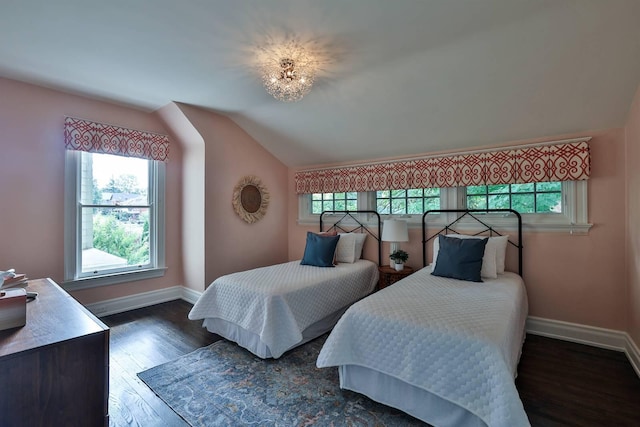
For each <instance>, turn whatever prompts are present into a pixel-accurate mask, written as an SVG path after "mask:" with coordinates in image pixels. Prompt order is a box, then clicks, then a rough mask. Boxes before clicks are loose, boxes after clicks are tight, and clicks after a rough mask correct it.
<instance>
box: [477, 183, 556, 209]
mask: <svg viewBox="0 0 640 427" xmlns="http://www.w3.org/2000/svg"><path fill="white" fill-rule="evenodd" d="M466 206H467V208H468V209H487V208H488V209H513V210H515V211H518V212H519V213H521V214H525V213H526V214H528V213H562V183H561V182H540V183H528V184H501V185H474V186H470V187H467V195H466Z"/></svg>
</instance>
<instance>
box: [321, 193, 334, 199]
mask: <svg viewBox="0 0 640 427" xmlns="http://www.w3.org/2000/svg"><path fill="white" fill-rule="evenodd" d="M322 198H323V199H324V200H333V193H323V194H322Z"/></svg>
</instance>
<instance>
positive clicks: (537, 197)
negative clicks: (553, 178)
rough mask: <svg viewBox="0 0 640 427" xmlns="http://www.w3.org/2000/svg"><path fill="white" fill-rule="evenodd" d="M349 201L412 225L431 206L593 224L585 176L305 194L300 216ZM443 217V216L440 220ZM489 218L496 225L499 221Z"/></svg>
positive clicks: (540, 222)
mask: <svg viewBox="0 0 640 427" xmlns="http://www.w3.org/2000/svg"><path fill="white" fill-rule="evenodd" d="M347 205H348V209H349V210H357V209H362V210H366V209H370V210H377V211H378V213H380V214H381V215H399V216H400V215H401V216H403V218H405V219H406V220H407V221H408V222H409V224H415V225H417V224H420V222H421V221H422V214H423V213H424V212H426V211H427V210H431V209H465V208H468V209H486V208H487V207H489V208H492V209H494V208H506V209H509V208H511V209H514V210H516V211H518V212H520V213H521V214H522V221H523V224H524V225H525V227H526V228H528V229H529V230H538V231H566V232H570V233H572V234H573V233H574V234H584V233H586V232H587V231H588V230H589V228H590V227H591V224H589V223H588V222H587V181H566V182H541V183H526V184H504V185H488V186H487V185H479V186H469V187H452V188H440V189H438V188H430V189H407V190H386V191H370V192H362V193H356V192H352V193H315V194H304V195H301V196H300V199H299V208H298V209H299V217H298V221H299V222H301V223H307V224H317V221H318V218H317V215H319V214H320V213H322V211H323V210H341V209H343V208H342V206H347ZM312 207H313V209H312ZM446 219H447V218H446V217H444V216H443V217H441V221H442V224H443V225H444V223H445V222H446ZM506 222H508V221H506ZM492 223H494V224H495V225H499V223H500V221H499V220H498V221H493V222H492Z"/></svg>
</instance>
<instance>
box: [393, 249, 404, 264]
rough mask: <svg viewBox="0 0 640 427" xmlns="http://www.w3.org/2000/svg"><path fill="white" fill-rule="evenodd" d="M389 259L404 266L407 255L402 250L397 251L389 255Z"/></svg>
mask: <svg viewBox="0 0 640 427" xmlns="http://www.w3.org/2000/svg"><path fill="white" fill-rule="evenodd" d="M389 258H391V259H392V260H394V261H395V263H396V264H404V263H405V262H407V260H408V259H409V254H408V253H406V252H405V251H403V250H402V249H398V250H396V251H395V252H394V253H392V254H391V255H389Z"/></svg>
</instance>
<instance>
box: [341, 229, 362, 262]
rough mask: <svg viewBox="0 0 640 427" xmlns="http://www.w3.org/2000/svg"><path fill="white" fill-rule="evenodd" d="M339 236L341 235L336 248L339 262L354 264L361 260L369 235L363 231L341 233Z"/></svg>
mask: <svg viewBox="0 0 640 427" xmlns="http://www.w3.org/2000/svg"><path fill="white" fill-rule="evenodd" d="M338 236H340V240H339V241H338V246H337V248H336V259H337V260H338V262H347V263H350V264H353V263H354V262H356V261H357V260H359V259H360V256H361V255H362V247H363V246H364V240H365V238H366V237H367V235H366V234H363V233H340V234H338Z"/></svg>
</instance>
